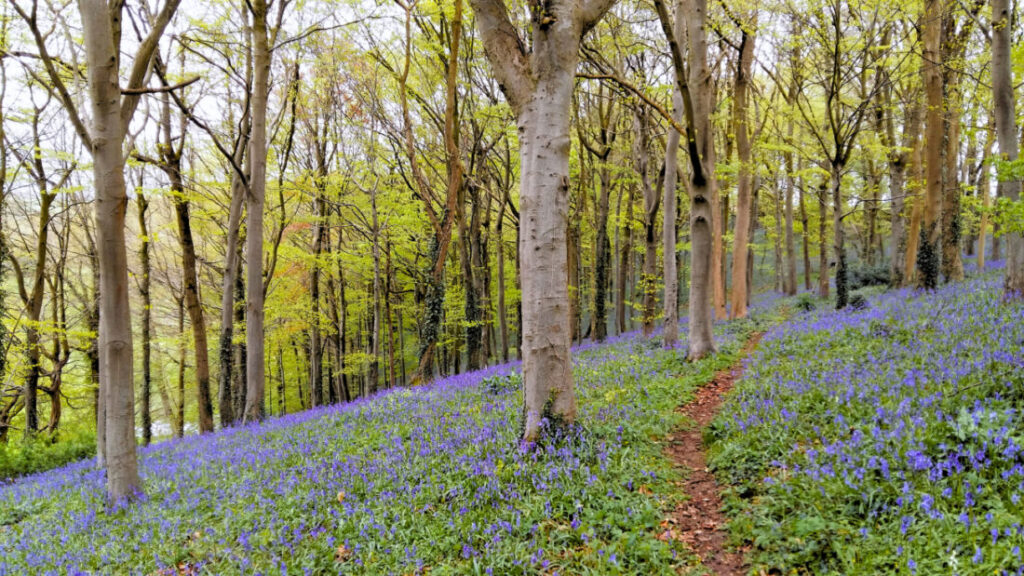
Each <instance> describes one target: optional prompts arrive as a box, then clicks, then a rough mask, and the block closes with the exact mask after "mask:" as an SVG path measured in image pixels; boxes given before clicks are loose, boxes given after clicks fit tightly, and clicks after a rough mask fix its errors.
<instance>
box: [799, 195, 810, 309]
mask: <svg viewBox="0 0 1024 576" xmlns="http://www.w3.org/2000/svg"><path fill="white" fill-rule="evenodd" d="M799 193H800V197H799V204H800V227H801V232H800V239H801V243H802V244H803V255H804V290H807V291H808V292H809V291H810V290H811V288H812V284H811V273H812V272H813V270H812V269H811V229H810V219H809V218H808V217H807V204H806V203H805V202H804V188H803V186H800V189H799Z"/></svg>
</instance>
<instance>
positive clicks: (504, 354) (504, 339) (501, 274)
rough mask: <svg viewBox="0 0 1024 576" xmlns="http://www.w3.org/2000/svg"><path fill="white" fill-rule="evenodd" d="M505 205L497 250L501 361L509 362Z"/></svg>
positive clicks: (499, 216)
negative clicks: (504, 232) (504, 229)
mask: <svg viewBox="0 0 1024 576" xmlns="http://www.w3.org/2000/svg"><path fill="white" fill-rule="evenodd" d="M505 206H506V203H505V202H502V203H501V209H500V210H499V211H498V226H497V242H495V250H496V251H497V253H498V326H499V328H500V331H501V361H502V362H505V363H508V360H509V356H508V310H506V308H505V238H504V235H503V225H504V222H505Z"/></svg>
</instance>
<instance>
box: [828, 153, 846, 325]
mask: <svg viewBox="0 0 1024 576" xmlns="http://www.w3.org/2000/svg"><path fill="white" fill-rule="evenodd" d="M843 169H844V166H843V165H842V164H836V163H833V164H832V228H833V230H832V241H833V242H832V247H833V249H834V250H835V258H836V310H841V309H843V308H845V307H846V304H847V303H848V302H849V300H850V293H849V287H848V286H847V283H846V234H845V231H844V230H843V210H844V209H845V208H844V205H843Z"/></svg>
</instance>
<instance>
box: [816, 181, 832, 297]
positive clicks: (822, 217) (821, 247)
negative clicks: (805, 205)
mask: <svg viewBox="0 0 1024 576" xmlns="http://www.w3.org/2000/svg"><path fill="white" fill-rule="evenodd" d="M825 186H826V185H825V182H824V181H822V183H821V186H820V187H819V188H818V297H819V298H822V299H824V298H828V283H829V265H828V193H827V192H826V187H825Z"/></svg>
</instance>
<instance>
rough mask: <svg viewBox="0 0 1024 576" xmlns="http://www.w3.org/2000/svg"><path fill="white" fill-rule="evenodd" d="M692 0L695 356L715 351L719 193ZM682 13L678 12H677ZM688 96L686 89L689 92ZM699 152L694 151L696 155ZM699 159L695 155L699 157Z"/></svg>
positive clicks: (701, 31) (707, 82)
mask: <svg viewBox="0 0 1024 576" xmlns="http://www.w3.org/2000/svg"><path fill="white" fill-rule="evenodd" d="M683 2H688V7H689V9H688V10H686V12H685V13H686V16H687V18H686V22H687V32H688V33H687V36H688V38H689V41H690V51H689V57H690V69H689V72H690V79H689V83H690V84H691V85H692V86H693V94H694V97H693V119H692V124H693V126H694V129H695V131H696V134H697V142H695V143H691V144H690V148H691V150H692V149H693V147H694V146H696V149H697V150H698V151H699V163H700V166H701V171H700V173H698V171H697V170H691V172H690V243H691V253H692V263H691V264H690V302H689V306H690V311H689V312H690V326H689V330H690V332H689V354H688V356H689V358H690V359H694V360H696V359H699V358H703V357H704V356H707V355H708V354H711V353H713V352H714V351H715V341H714V335H713V333H712V329H711V328H712V323H711V320H712V315H711V243H712V220H713V219H714V214H713V213H712V209H711V194H714V193H715V188H714V182H713V178H712V175H713V174H714V173H715V166H714V147H715V142H714V134H713V132H712V124H711V111H712V98H713V95H714V86H713V81H712V78H711V69H710V68H709V67H708V55H707V52H708V50H707V32H706V30H705V19H706V17H707V2H706V0H682V2H681V3H680V9H681V8H682V7H683ZM679 16H680V13H678V12H677V16H676V17H677V18H678V17H679ZM684 97H685V92H684ZM692 155H693V153H692V152H691V156H692ZM697 160H698V159H693V158H692V161H693V162H694V163H696V162H697Z"/></svg>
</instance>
